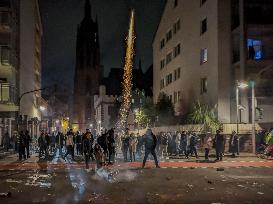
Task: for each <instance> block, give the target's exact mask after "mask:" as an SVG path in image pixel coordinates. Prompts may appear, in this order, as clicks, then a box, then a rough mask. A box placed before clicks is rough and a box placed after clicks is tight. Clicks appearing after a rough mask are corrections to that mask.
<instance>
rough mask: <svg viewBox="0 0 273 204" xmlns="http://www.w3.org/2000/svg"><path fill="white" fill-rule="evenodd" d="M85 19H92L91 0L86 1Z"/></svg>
mask: <svg viewBox="0 0 273 204" xmlns="http://www.w3.org/2000/svg"><path fill="white" fill-rule="evenodd" d="M84 10H85V12H84V17H85V18H88V19H89V18H91V5H90V0H86V1H85V6H84Z"/></svg>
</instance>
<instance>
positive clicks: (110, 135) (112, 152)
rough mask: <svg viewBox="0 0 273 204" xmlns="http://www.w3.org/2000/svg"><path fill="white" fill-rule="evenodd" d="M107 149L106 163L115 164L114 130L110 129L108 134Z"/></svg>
mask: <svg viewBox="0 0 273 204" xmlns="http://www.w3.org/2000/svg"><path fill="white" fill-rule="evenodd" d="M107 143H108V144H107V147H108V163H109V164H112V162H111V161H113V163H114V162H115V153H116V150H115V130H114V128H112V129H110V130H109V132H108V139H107Z"/></svg>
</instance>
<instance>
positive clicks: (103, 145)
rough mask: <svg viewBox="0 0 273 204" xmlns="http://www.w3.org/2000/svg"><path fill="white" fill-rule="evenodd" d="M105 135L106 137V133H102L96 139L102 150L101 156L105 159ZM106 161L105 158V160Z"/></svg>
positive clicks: (106, 154) (106, 143)
mask: <svg viewBox="0 0 273 204" xmlns="http://www.w3.org/2000/svg"><path fill="white" fill-rule="evenodd" d="M107 135H108V132H104V133H102V134H101V136H99V137H98V139H97V143H98V144H99V145H100V147H101V148H102V149H103V154H104V156H105V157H107V156H108V147H107V145H108V142H107ZM105 160H106V158H105Z"/></svg>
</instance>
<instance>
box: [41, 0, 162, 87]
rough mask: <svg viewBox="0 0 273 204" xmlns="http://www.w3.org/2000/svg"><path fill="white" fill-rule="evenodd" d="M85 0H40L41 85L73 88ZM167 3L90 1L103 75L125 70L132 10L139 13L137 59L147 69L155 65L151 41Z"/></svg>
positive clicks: (152, 1) (140, 0) (151, 1)
mask: <svg viewBox="0 0 273 204" xmlns="http://www.w3.org/2000/svg"><path fill="white" fill-rule="evenodd" d="M84 2H85V0H40V10H41V16H42V24H43V31H44V33H43V56H42V57H43V58H42V69H43V70H42V76H43V77H42V81H43V82H42V83H43V86H48V85H51V84H53V83H58V84H59V85H61V86H62V87H67V88H68V90H69V89H70V90H71V88H72V87H73V76H74V65H75V45H76V28H77V24H79V23H80V22H81V20H82V18H83V14H84ZM164 2H165V0H91V5H92V15H93V19H95V16H96V15H97V16H98V21H99V35H100V45H101V59H102V64H103V65H104V75H106V76H107V75H108V72H109V70H110V68H111V67H123V56H124V50H125V49H124V47H125V40H124V39H125V37H126V32H127V29H128V23H129V19H128V18H129V11H130V8H132V7H133V8H134V9H135V11H136V35H137V40H136V42H137V44H136V58H135V62H136V63H137V62H138V59H139V58H141V59H142V68H143V70H146V69H147V68H148V67H149V66H150V65H151V64H152V40H153V35H154V33H155V31H156V28H157V25H158V23H159V20H160V15H161V13H162V9H163V6H164Z"/></svg>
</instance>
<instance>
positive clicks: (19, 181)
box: [6, 179, 23, 183]
mask: <svg viewBox="0 0 273 204" xmlns="http://www.w3.org/2000/svg"><path fill="white" fill-rule="evenodd" d="M6 182H7V183H22V182H23V181H22V180H14V179H6Z"/></svg>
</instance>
